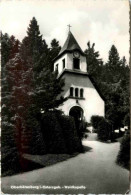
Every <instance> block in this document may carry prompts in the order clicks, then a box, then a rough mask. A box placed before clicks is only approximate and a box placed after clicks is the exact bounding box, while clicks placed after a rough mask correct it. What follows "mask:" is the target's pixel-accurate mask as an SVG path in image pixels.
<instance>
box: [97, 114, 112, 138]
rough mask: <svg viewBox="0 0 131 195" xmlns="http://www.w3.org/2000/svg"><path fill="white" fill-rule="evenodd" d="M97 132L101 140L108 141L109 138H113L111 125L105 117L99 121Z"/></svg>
mask: <svg viewBox="0 0 131 195" xmlns="http://www.w3.org/2000/svg"><path fill="white" fill-rule="evenodd" d="M97 133H98V139H99V140H101V141H107V140H108V139H111V140H113V136H112V135H113V134H112V132H111V125H110V124H109V122H108V121H107V120H106V119H105V118H104V117H103V118H102V119H101V120H100V122H99V123H98V127H97Z"/></svg>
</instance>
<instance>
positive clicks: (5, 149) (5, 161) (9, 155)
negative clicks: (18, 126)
mask: <svg viewBox="0 0 131 195" xmlns="http://www.w3.org/2000/svg"><path fill="white" fill-rule="evenodd" d="M1 138H2V139H1V174H2V176H7V175H12V174H15V173H18V172H20V156H19V152H18V149H17V146H16V143H15V133H14V128H13V125H10V124H4V123H3V122H2V131H1Z"/></svg>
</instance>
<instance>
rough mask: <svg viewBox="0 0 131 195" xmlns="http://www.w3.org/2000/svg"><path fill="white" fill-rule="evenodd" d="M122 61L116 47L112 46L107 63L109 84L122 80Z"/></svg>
mask: <svg viewBox="0 0 131 195" xmlns="http://www.w3.org/2000/svg"><path fill="white" fill-rule="evenodd" d="M120 67H121V60H120V57H119V53H118V51H117V48H116V47H115V45H112V46H111V49H110V51H109V57H108V62H107V81H108V82H109V83H116V82H118V81H119V80H120V76H121V75H120Z"/></svg>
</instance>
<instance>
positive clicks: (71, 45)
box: [59, 31, 83, 55]
mask: <svg viewBox="0 0 131 195" xmlns="http://www.w3.org/2000/svg"><path fill="white" fill-rule="evenodd" d="M75 49H77V50H79V51H81V53H83V51H82V49H81V48H80V46H79V44H78V43H77V41H76V39H75V37H74V36H73V34H72V33H71V31H69V33H68V37H67V39H66V41H65V43H64V45H63V47H62V49H61V51H60V53H59V55H60V54H61V53H63V52H64V51H65V50H68V51H72V50H75Z"/></svg>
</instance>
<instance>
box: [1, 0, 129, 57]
mask: <svg viewBox="0 0 131 195" xmlns="http://www.w3.org/2000/svg"><path fill="white" fill-rule="evenodd" d="M33 16H35V17H36V19H37V21H38V24H39V26H40V32H41V34H42V35H43V38H44V39H45V40H46V41H47V43H48V44H49V43H50V42H51V40H52V39H53V38H56V39H57V40H59V42H60V45H61V46H62V45H63V44H64V42H65V39H66V38H67V34H68V27H67V25H68V24H70V25H71V26H72V28H71V32H72V33H73V34H74V36H75V38H76V39H77V41H78V43H79V44H80V46H81V48H82V49H83V50H85V49H86V47H87V42H88V41H90V42H91V43H95V48H96V50H97V51H99V52H100V56H101V58H103V60H104V61H106V60H107V58H108V51H109V50H110V48H111V45H112V44H114V45H115V46H116V47H117V49H118V52H119V54H120V57H122V56H125V57H126V59H127V61H129V2H128V0H0V27H1V30H2V32H3V33H5V32H7V33H8V34H9V35H12V34H13V35H15V36H16V38H18V39H20V40H22V38H23V37H24V36H26V30H27V27H28V25H29V22H30V20H31V19H32V17H33Z"/></svg>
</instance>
